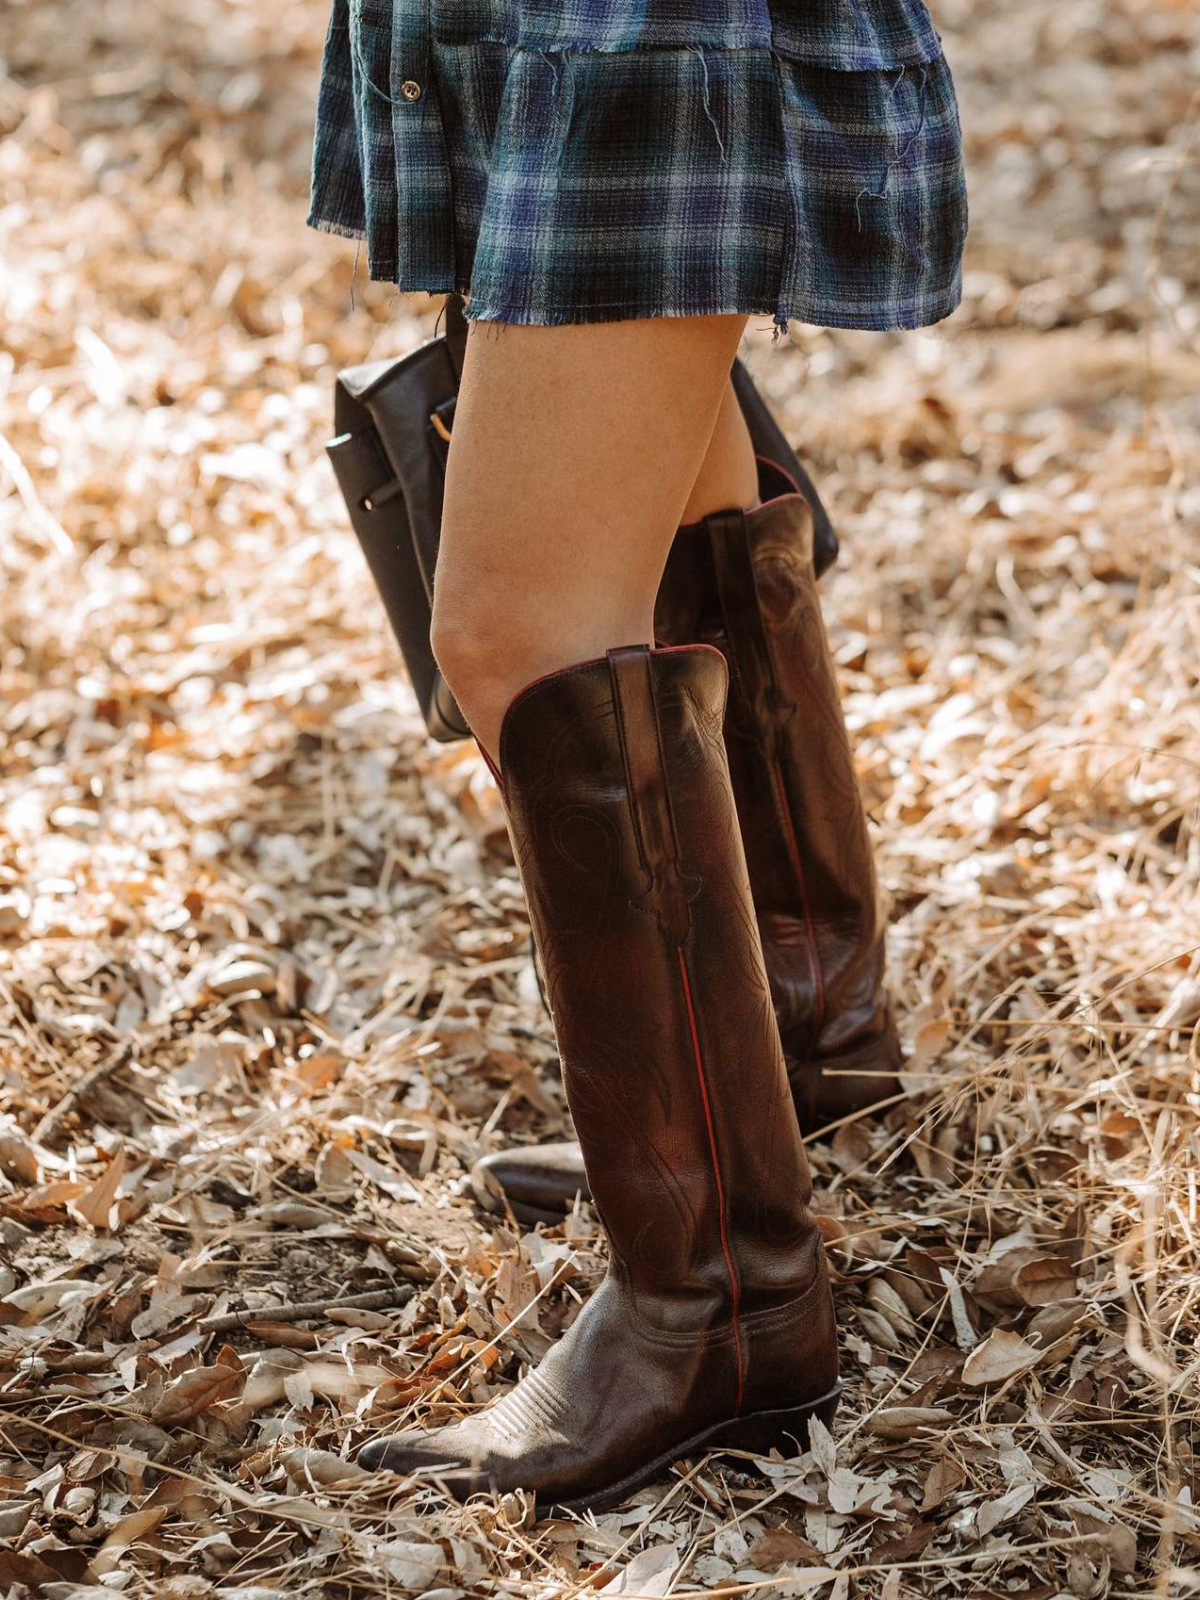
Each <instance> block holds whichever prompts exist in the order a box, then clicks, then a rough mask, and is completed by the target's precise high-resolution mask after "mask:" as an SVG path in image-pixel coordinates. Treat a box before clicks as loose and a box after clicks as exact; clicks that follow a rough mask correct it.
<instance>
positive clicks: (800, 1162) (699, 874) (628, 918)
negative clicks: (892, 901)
mask: <svg viewBox="0 0 1200 1600" xmlns="http://www.w3.org/2000/svg"><path fill="white" fill-rule="evenodd" d="M726 685H727V671H726V667H725V664H724V662H723V660H722V658H721V655H720V654H719V653H718V652H717V651H715V650H713V649H710V648H707V647H705V646H703V645H701V646H699V647H694V646H685V647H679V648H676V649H668V650H655V651H651V650H649V649H647V648H645V647H634V648H629V649H623V650H613V651H610V652H609V654H608V656H607V658H606V660H605V661H603V662H597V663H593V664H584V665H582V666H580V667H577V668H574V669H572V670H571V671H569V672H567V673H560V674H555V675H553V676H552V677H551V678H550V679H548V680H543V681H541V682H538V683H534V684H533V685H531V686H530V687H529V688H527V689H526V690H525V691H524V692H523V693H522V694H521V695H520V696H518V697H517V699H516V700H515V701H514V702H513V704H512V706H511V707H510V708H509V711H508V713H507V716H506V719H505V725H504V730H503V733H502V736H501V748H500V766H501V771H502V774H503V779H502V781H503V787H504V796H505V801H506V805H507V808H508V814H509V820H510V832H511V834H512V838H513V843H514V848H515V850H516V851H517V859H518V864H519V867H520V872H521V878H522V882H523V884H524V886H525V891H526V895H527V898H528V903H529V909H530V915H531V920H532V922H533V928H534V936H535V939H536V941H537V945H538V950H539V953H540V955H541V958H542V964H543V970H544V973H545V979H546V988H547V994H548V998H549V1001H550V1006H551V1013H552V1016H553V1020H554V1027H555V1034H556V1037H557V1040H558V1044H559V1049H560V1053H561V1058H562V1063H563V1074H564V1085H565V1089H566V1094H567V1099H568V1102H569V1104H570V1108H571V1112H572V1116H573V1118H574V1121H575V1126H576V1129H577V1131H578V1134H579V1138H580V1142H581V1144H582V1147H583V1152H584V1159H585V1162H586V1165H587V1170H588V1175H589V1178H590V1182H591V1191H592V1195H593V1198H594V1200H595V1202H596V1205H597V1208H598V1210H599V1213H600V1217H601V1221H602V1222H603V1224H604V1227H605V1230H606V1232H607V1233H608V1236H609V1239H610V1242H611V1246H612V1254H613V1259H614V1262H616V1263H618V1264H619V1267H620V1270H621V1271H622V1273H623V1274H624V1275H625V1277H626V1279H627V1282H628V1284H629V1287H630V1289H631V1291H632V1292H633V1293H634V1294H635V1295H636V1296H637V1297H638V1298H639V1302H644V1306H645V1309H644V1312H643V1314H644V1315H646V1316H647V1317H648V1318H650V1319H651V1320H653V1321H655V1322H664V1323H668V1324H678V1325H686V1326H690V1327H696V1326H698V1325H699V1324H700V1323H702V1322H703V1321H704V1320H705V1319H707V1318H709V1317H712V1318H714V1319H718V1318H720V1317H722V1316H725V1317H729V1316H733V1317H734V1318H735V1319H736V1317H737V1316H738V1314H739V1313H741V1312H745V1311H748V1310H753V1309H755V1308H762V1307H765V1306H769V1305H771V1304H773V1303H775V1302H776V1301H777V1300H783V1299H787V1298H788V1297H789V1296H793V1295H795V1294H796V1293H797V1292H798V1290H799V1289H801V1288H803V1287H806V1286H807V1284H808V1283H809V1282H810V1281H811V1279H812V1275H813V1272H814V1270H815V1266H814V1261H813V1254H812V1252H813V1248H814V1247H815V1231H814V1227H813V1222H812V1217H811V1214H810V1213H809V1210H808V1200H809V1197H810V1194H811V1183H810V1179H809V1174H808V1167H807V1163H806V1160H805V1157H804V1152H803V1147H802V1145H801V1142H800V1136H799V1130H798V1128H797V1124H796V1118H795V1112H794V1110H793V1107H792V1104H791V1099H790V1095H789V1091H788V1084H787V1077H786V1071H785V1068H784V1064H783V1060H782V1054H781V1049H780V1041H779V1034H778V1027H777V1024H776V1020H775V1014H774V1009H773V1006H772V1001H771V993H770V988H769V985H768V981H767V976H766V972H765V969H764V966H763V961H762V954H761V947H760V943H759V937H758V931H757V927H756V925H755V920H754V915H753V909H752V901H751V896H750V885H749V879H748V875H747V870H746V862H745V856H744V852H743V848H742V842H741V835H740V830H739V826H738V818H737V813H736V810H735V807H734V804H733V797H732V792H731V789H730V784H729V775H728V767H727V762H726V755H725V745H724V741H723V738H722V723H723V717H724V700H725V691H726ZM697 1319H698V1320H697Z"/></svg>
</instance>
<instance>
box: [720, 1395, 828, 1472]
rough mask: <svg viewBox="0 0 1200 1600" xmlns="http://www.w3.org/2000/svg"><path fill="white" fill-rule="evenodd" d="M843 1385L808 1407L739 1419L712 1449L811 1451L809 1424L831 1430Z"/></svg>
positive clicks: (728, 1425) (759, 1452)
mask: <svg viewBox="0 0 1200 1600" xmlns="http://www.w3.org/2000/svg"><path fill="white" fill-rule="evenodd" d="M841 1388H842V1386H841V1384H840V1383H839V1384H838V1385H837V1386H836V1388H833V1389H831V1390H830V1391H829V1393H828V1394H825V1395H822V1396H821V1398H820V1399H819V1400H811V1401H809V1403H808V1404H807V1405H805V1406H792V1407H790V1408H789V1409H787V1410H786V1411H754V1412H751V1414H750V1415H749V1416H747V1417H739V1418H738V1419H737V1421H736V1422H730V1423H728V1424H727V1425H726V1426H725V1427H724V1428H722V1430H721V1436H720V1439H719V1440H718V1441H716V1442H715V1443H714V1444H713V1445H712V1446H711V1447H710V1448H713V1449H717V1450H748V1451H751V1452H753V1453H754V1454H765V1453H766V1452H767V1451H768V1450H779V1451H781V1452H782V1453H783V1454H784V1455H794V1454H796V1453H797V1451H800V1452H802V1451H804V1450H807V1448H808V1425H809V1423H810V1422H811V1421H812V1419H813V1418H814V1417H819V1418H820V1420H821V1421H822V1422H823V1423H824V1424H825V1426H826V1427H827V1428H829V1429H832V1427H833V1419H834V1416H835V1414H836V1412H837V1408H838V1399H839V1398H840V1395H841Z"/></svg>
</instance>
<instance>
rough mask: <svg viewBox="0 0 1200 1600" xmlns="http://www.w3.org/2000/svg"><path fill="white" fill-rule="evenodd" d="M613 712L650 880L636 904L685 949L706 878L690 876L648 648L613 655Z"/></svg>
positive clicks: (639, 845) (631, 807)
mask: <svg viewBox="0 0 1200 1600" xmlns="http://www.w3.org/2000/svg"><path fill="white" fill-rule="evenodd" d="M608 667H609V673H610V675H611V679H612V692H613V711H614V714H615V716H616V722H617V735H618V737H619V739H620V741H621V760H622V763H623V765H624V769H625V792H626V794H627V795H628V798H629V811H630V816H631V818H632V821H633V832H634V837H635V838H636V840H637V848H638V857H639V859H640V861H641V864H642V867H643V868H644V870H645V872H646V876H647V879H648V883H647V887H646V888H645V890H644V891H643V892H642V893H641V894H640V895H638V896H637V898H636V899H635V900H634V901H633V904H634V905H635V906H637V907H638V909H639V910H643V911H650V912H653V913H654V915H655V916H656V917H657V918H658V921H659V925H660V927H661V928H662V930H663V933H664V934H665V936H666V937H667V938H668V939H669V940H670V941H671V943H672V944H675V945H680V944H682V943H683V941H684V939H685V938H686V937H687V932H688V929H689V928H690V927H691V921H692V915H691V910H690V905H691V901H692V900H693V899H694V898H695V897H696V895H697V894H698V893H699V892H700V886H701V879H700V878H698V877H696V876H695V875H694V874H691V873H685V872H684V870H683V865H682V862H681V859H680V850H679V835H678V833H677V831H676V827H675V813H674V809H673V807H672V805H671V774H670V768H669V766H668V764H667V762H666V760H665V759H664V754H663V748H662V730H661V728H660V726H659V720H658V703H657V701H656V699H655V664H654V662H653V661H652V659H651V650H650V647H649V645H644V644H640V645H623V646H621V647H620V648H618V649H615V650H609V651H608Z"/></svg>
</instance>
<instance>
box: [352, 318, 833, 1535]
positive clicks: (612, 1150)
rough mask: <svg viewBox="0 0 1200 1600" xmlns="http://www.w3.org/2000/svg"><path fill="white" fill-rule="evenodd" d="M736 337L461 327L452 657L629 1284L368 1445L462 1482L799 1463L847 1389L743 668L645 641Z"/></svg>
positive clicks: (448, 554)
mask: <svg viewBox="0 0 1200 1600" xmlns="http://www.w3.org/2000/svg"><path fill="white" fill-rule="evenodd" d="M742 320H743V319H742V318H740V317H724V318H720V317H713V318H705V319H697V320H696V321H691V322H689V321H686V320H682V319H673V318H666V319H661V320H646V321H634V322H629V323H616V324H611V325H596V324H581V325H577V326H573V327H567V328H551V329H548V328H544V327H541V328H522V327H516V326H511V325H506V326H505V328H504V331H503V333H502V334H501V335H500V336H499V337H489V334H488V332H487V331H486V330H481V329H480V328H479V327H478V325H477V326H476V327H475V328H473V329H472V331H471V334H470V336H469V338H468V347H467V356H466V369H465V371H464V380H463V387H462V389H461V390H460V400H459V406H460V407H461V408H462V409H461V410H460V412H459V415H458V416H457V417H456V419H455V426H454V442H453V444H452V445H451V448H450V464H451V478H452V483H451V484H450V494H449V500H448V518H447V523H446V527H445V530H444V533H443V542H442V546H441V552H440V555H439V563H438V573H437V579H436V582H435V585H434V588H435V596H436V599H435V629H436V645H435V647H436V649H437V652H438V655H439V660H440V661H441V664H442V668H443V670H444V671H445V673H446V676H447V679H448V680H449V682H450V685H451V687H452V688H453V689H454V691H455V693H456V694H457V696H458V698H459V703H460V705H461V706H462V709H463V711H464V712H465V714H466V716H467V719H468V721H469V722H470V723H471V726H472V728H473V730H474V732H475V734H476V737H477V738H478V739H479V741H480V743H481V744H482V745H483V746H484V748H485V749H487V750H488V751H489V754H499V753H500V752H499V750H498V746H499V743H500V740H499V737H498V735H499V732H500V726H501V721H502V719H503V734H504V747H503V752H502V753H503V760H502V762H500V763H499V766H500V769H501V770H500V771H499V772H498V777H499V781H500V787H501V793H502V796H503V801H504V807H505V817H506V821H507V824H508V829H509V834H510V837H511V840H512V846H513V858H514V861H515V862H516V866H517V870H518V872H519V874H520V878H521V883H522V886H523V888H524V891H525V900H526V904H527V905H528V907H529V915H530V921H531V924H532V929H533V933H534V938H535V941H536V945H537V949H538V953H539V955H540V957H541V960H542V967H543V970H544V972H545V974H546V986H547V994H548V996H549V1003H550V1011H551V1015H552V1018H553V1024H554V1033H555V1039H556V1041H557V1044H558V1048H559V1054H560V1057H561V1059H562V1062H563V1083H564V1086H565V1089H566V1093H567V1099H568V1103H569V1104H570V1107H571V1113H572V1116H573V1118H574V1121H575V1126H576V1129H577V1131H578V1133H579V1139H580V1144H581V1147H582V1151H583V1159H584V1166H585V1171H586V1174H587V1178H588V1181H589V1183H590V1187H591V1192H592V1195H593V1197H594V1199H595V1203H596V1208H597V1211H598V1213H599V1215H600V1218H601V1220H602V1223H603V1227H604V1231H605V1235H606V1237H607V1240H608V1247H609V1270H608V1273H607V1274H606V1276H605V1278H604V1280H603V1282H602V1283H601V1284H600V1286H599V1287H598V1289H597V1290H596V1292H595V1293H594V1294H593V1295H592V1296H591V1298H590V1299H589V1300H588V1301H587V1303H586V1304H585V1305H584V1307H583V1308H582V1310H581V1311H580V1313H579V1315H578V1316H577V1317H576V1318H574V1320H573V1321H572V1323H571V1326H570V1329H569V1330H568V1331H567V1333H566V1334H565V1335H564V1336H563V1337H562V1338H561V1339H560V1340H558V1341H557V1342H556V1343H555V1344H554V1345H553V1346H552V1347H551V1348H550V1350H549V1351H548V1352H547V1353H546V1355H545V1357H544V1359H543V1360H542V1361H541V1362H540V1364H539V1365H538V1367H537V1368H536V1370H535V1371H533V1372H531V1373H529V1374H528V1375H527V1376H526V1377H524V1378H523V1379H522V1380H521V1381H520V1382H519V1383H518V1384H517V1385H516V1386H515V1387H514V1388H513V1389H511V1390H509V1391H508V1392H507V1393H505V1394H504V1395H503V1396H501V1397H500V1398H499V1399H498V1400H497V1402H496V1403H495V1404H494V1405H491V1406H488V1407H486V1408H484V1409H483V1410H481V1411H479V1412H478V1413H477V1414H475V1415H472V1416H469V1417H464V1418H463V1419H462V1420H461V1421H459V1422H455V1423H451V1424H448V1425H446V1426H443V1427H434V1428H424V1429H422V1428H417V1429H412V1428H410V1429H404V1430H402V1431H401V1432H399V1433H397V1434H394V1435H391V1436H389V1437H386V1438H377V1439H373V1440H371V1441H370V1442H369V1443H368V1444H367V1445H366V1446H365V1447H364V1449H363V1451H362V1452H361V1455H360V1458H359V1459H360V1460H361V1461H362V1463H363V1465H365V1466H368V1467H390V1468H392V1469H394V1470H395V1471H398V1472H403V1473H407V1474H423V1475H426V1476H428V1477H430V1478H435V1479H438V1480H440V1481H441V1482H444V1483H445V1485H446V1486H447V1488H449V1489H451V1490H452V1492H454V1493H455V1494H459V1495H469V1494H472V1493H474V1492H476V1491H477V1490H478V1489H481V1488H487V1489H491V1490H492V1491H494V1492H497V1493H504V1492H506V1491H508V1490H510V1489H514V1488H521V1489H525V1490H528V1491H531V1492H532V1493H533V1494H534V1495H535V1497H536V1498H537V1500H538V1501H539V1502H540V1503H542V1504H543V1507H545V1506H548V1505H557V1506H560V1507H563V1508H565V1509H567V1510H573V1511H578V1510H582V1509H583V1508H584V1507H595V1508H599V1507H602V1506H604V1505H607V1504H612V1503H615V1502H617V1501H619V1500H621V1499H623V1498H624V1497H626V1496H627V1495H628V1494H629V1493H630V1492H631V1491H632V1490H633V1489H634V1488H636V1487H638V1486H639V1485H640V1484H641V1483H643V1482H647V1481H648V1480H649V1479H650V1478H652V1477H656V1476H658V1475H659V1474H660V1473H662V1472H663V1471H664V1470H665V1469H666V1468H667V1467H668V1466H669V1465H670V1463H671V1462H673V1461H675V1460H676V1459H677V1458H678V1457H680V1456H687V1455H692V1454H699V1453H702V1452H703V1451H705V1450H708V1449H715V1448H725V1447H728V1448H733V1449H740V1450H757V1451H765V1450H769V1449H771V1448H773V1447H777V1446H778V1447H784V1446H786V1447H788V1448H791V1449H795V1448H796V1447H797V1446H801V1447H802V1445H803V1442H804V1440H805V1438H806V1437H807V1432H808V1427H809V1424H810V1422H811V1420H812V1418H813V1417H814V1416H818V1417H820V1418H821V1419H822V1421H823V1422H825V1424H826V1425H828V1424H829V1422H830V1420H831V1419H832V1414H833V1408H834V1406H835V1404H836V1401H837V1392H838V1379H837V1346H836V1338H835V1329H834V1314H833V1302H832V1298H831V1295H830V1290H829V1283H828V1278H827V1276H826V1270H825V1263H824V1252H823V1249H822V1246H821V1238H820V1232H819V1229H818V1228H817V1225H816V1221H815V1219H814V1217H813V1215H812V1212H811V1209H810V1207H809V1201H810V1198H811V1195H812V1180H811V1175H810V1173H809V1170H808V1166H807V1163H806V1161H805V1157H804V1147H803V1144H802V1142H801V1138H800V1129H799V1126H798V1124H797V1121H796V1115H795V1111H794V1109H793V1106H792V1100H791V1095H790V1093H789V1091H788V1081H787V1074H786V1070H785V1066H784V1060H783V1053H782V1049H781V1046H780V1039H779V1029H778V1027H777V1025H776V1021H775V1013H774V1010H773V1008H772V1004H771V992H770V988H769V985H768V980H767V973H766V969H765V966H764V963H763V956H762V947H761V943H760V940H759V935H758V931H757V926H756V922H755V917H754V905H753V901H752V900H751V896H750V886H749V882H748V879H747V873H746V858H745V854H744V851H743V847H742V843H741V839H740V835H739V831H738V819H737V812H736V808H735V803H734V797H733V791H732V788H731V785H730V778H729V765H728V761H727V758H726V752H725V745H724V741H723V736H722V726H723V721H724V712H725V704H726V694H727V688H728V680H729V674H728V669H727V667H726V663H725V659H724V657H723V656H722V654H721V652H720V651H719V650H716V649H714V648H713V647H712V646H711V645H709V644H706V643H703V642H696V641H695V640H694V639H688V640H685V641H683V642H681V643H679V644H677V645H676V646H675V647H673V648H670V649H656V648H654V647H653V626H654V621H653V610H654V601H655V595H656V590H657V587H658V583H659V578H660V576H661V572H662V568H663V566H664V562H665V558H666V554H667V549H668V546H669V544H670V542H671V540H672V538H673V537H674V535H675V530H676V527H677V525H678V523H679V520H680V517H681V515H682V514H683V512H684V510H685V508H686V504H687V501H688V496H689V494H690V493H691V492H692V488H693V485H694V483H695V480H696V476H697V474H698V472H699V470H700V466H701V463H702V460H703V457H704V453H705V450H706V448H707V446H708V443H709V440H710V438H711V436H712V433H713V429H714V425H715V424H716V420H717V416H718V413H719V411H720V408H721V402H722V395H723V391H724V387H725V385H726V380H727V378H728V374H729V368H730V365H731V362H732V359H733V354H734V350H735V348H736V343H737V338H738V334H739V332H740V329H741V324H742ZM464 396H465V400H464V398H463V397H464ZM719 492H721V493H724V492H725V490H724V488H723V487H722V488H721V490H720V491H719ZM443 563H444V565H443ZM534 680H536V681H534ZM527 685H528V687H526V686H527ZM522 690H524V692H523V693H521V692H520V691H522ZM514 697H515V699H514Z"/></svg>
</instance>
